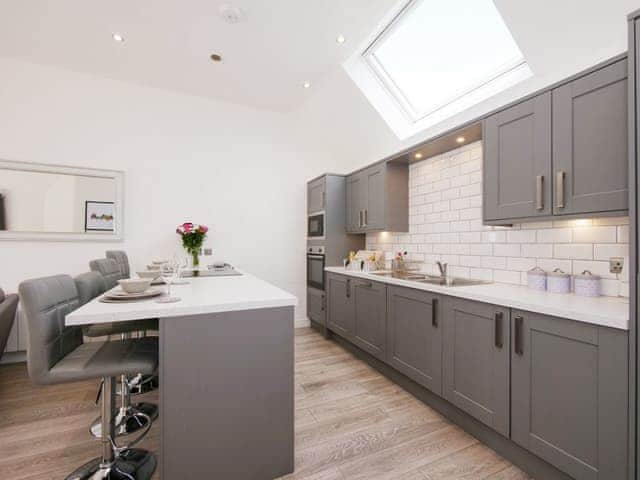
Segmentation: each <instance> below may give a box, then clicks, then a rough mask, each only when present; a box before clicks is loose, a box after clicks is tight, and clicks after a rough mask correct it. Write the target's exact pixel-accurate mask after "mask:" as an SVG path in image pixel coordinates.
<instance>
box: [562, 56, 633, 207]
mask: <svg viewBox="0 0 640 480" xmlns="http://www.w3.org/2000/svg"><path fill="white" fill-rule="evenodd" d="M627 116H628V103H627V61H626V60H622V61H620V62H618V63H615V64H613V65H610V66H608V67H605V68H603V69H601V70H598V71H596V72H594V73H592V74H590V75H587V76H585V77H582V78H579V79H577V80H574V81H573V82H571V83H568V84H566V85H563V86H561V87H559V88H556V89H555V90H553V168H554V172H555V173H554V176H555V191H554V214H557V215H561V214H577V213H590V212H605V211H616V210H626V209H627V208H628V196H629V190H628V188H629V187H628V173H629V158H628V156H627V152H628V145H627V138H628V132H627V125H628V118H627Z"/></svg>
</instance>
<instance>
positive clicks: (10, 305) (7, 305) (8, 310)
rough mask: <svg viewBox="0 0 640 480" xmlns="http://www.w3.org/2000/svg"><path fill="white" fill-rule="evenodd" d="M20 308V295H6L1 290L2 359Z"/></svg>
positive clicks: (0, 339) (0, 333)
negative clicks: (17, 310)
mask: <svg viewBox="0 0 640 480" xmlns="http://www.w3.org/2000/svg"><path fill="white" fill-rule="evenodd" d="M17 308H18V295H16V294H15V293H14V294H12V295H5V294H4V290H2V289H1V288H0V357H2V352H4V349H5V347H6V346H7V341H8V340H9V334H10V333H11V327H12V326H13V322H14V320H15V318H16V309H17Z"/></svg>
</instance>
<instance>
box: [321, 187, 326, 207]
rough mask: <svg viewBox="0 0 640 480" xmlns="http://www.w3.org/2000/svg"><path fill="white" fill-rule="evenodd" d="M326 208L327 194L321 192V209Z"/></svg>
mask: <svg viewBox="0 0 640 480" xmlns="http://www.w3.org/2000/svg"><path fill="white" fill-rule="evenodd" d="M326 207H327V192H325V191H323V192H322V208H326Z"/></svg>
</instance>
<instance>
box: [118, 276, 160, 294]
mask: <svg viewBox="0 0 640 480" xmlns="http://www.w3.org/2000/svg"><path fill="white" fill-rule="evenodd" d="M151 280H152V279H151V278H126V279H124V280H118V283H119V284H120V287H121V288H122V289H123V290H124V291H125V292H127V293H142V292H144V291H146V290H147V289H148V288H149V287H150V286H151Z"/></svg>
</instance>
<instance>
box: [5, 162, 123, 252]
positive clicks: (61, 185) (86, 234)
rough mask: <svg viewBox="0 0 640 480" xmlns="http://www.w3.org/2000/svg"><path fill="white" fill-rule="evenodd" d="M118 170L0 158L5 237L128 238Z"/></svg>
mask: <svg viewBox="0 0 640 480" xmlns="http://www.w3.org/2000/svg"><path fill="white" fill-rule="evenodd" d="M123 179H124V173H123V172H121V171H116V170H101V169H93V168H78V167H66V166H61V165H45V164H36V163H27V162H12V161H6V160H0V240H21V239H24V240H63V241H64V240H93V241H110V240H111V241H112V240H122V239H123V218H122V217H123V210H124V204H123Z"/></svg>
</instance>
